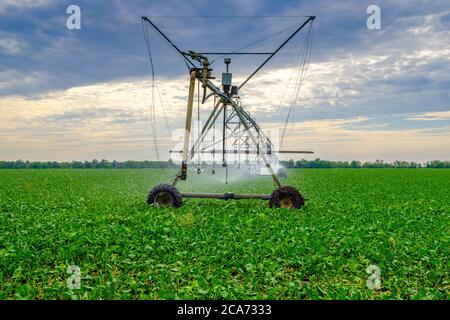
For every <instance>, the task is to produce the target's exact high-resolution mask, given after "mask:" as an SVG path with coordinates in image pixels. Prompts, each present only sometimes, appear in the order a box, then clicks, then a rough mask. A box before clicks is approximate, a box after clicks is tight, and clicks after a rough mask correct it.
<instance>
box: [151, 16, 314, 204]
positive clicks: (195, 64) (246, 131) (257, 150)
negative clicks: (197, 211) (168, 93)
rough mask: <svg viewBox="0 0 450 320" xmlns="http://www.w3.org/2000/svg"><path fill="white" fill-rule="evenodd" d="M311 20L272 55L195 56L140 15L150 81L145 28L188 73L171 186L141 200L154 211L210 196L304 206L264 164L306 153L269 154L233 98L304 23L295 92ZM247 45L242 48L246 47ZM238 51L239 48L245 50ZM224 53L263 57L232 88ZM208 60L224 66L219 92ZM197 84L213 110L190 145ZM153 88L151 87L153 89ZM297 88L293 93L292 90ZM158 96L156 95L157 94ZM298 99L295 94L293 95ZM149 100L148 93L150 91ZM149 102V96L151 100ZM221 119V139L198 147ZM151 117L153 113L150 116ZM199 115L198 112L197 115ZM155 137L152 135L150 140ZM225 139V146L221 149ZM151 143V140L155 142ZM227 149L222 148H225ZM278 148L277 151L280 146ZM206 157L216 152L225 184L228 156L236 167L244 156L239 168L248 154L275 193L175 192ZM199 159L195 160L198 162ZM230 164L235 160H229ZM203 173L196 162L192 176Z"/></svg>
mask: <svg viewBox="0 0 450 320" xmlns="http://www.w3.org/2000/svg"><path fill="white" fill-rule="evenodd" d="M314 19H315V17H314V16H307V17H306V20H305V21H304V22H303V23H300V24H297V25H295V30H294V31H293V32H292V33H291V34H290V35H289V36H288V37H287V38H286V39H285V40H284V41H283V42H282V43H281V44H280V45H279V46H278V47H277V48H276V49H275V50H273V51H272V52H242V51H240V50H241V49H242V48H240V49H238V50H236V51H233V52H209V53H204V52H195V51H191V50H188V51H182V50H180V48H179V47H178V46H177V45H175V43H174V42H172V41H171V40H170V39H169V38H168V37H167V36H166V34H164V33H163V32H162V31H161V29H160V28H158V27H157V26H156V25H155V23H154V22H153V21H151V20H150V19H149V18H148V17H145V16H144V17H142V26H143V31H144V36H145V39H146V40H147V49H148V51H149V56H150V63H151V70H152V75H153V81H154V68H153V59H152V55H151V50H150V44H149V37H148V29H147V26H148V25H150V26H151V27H152V28H153V29H154V31H156V33H157V34H159V35H160V36H162V38H163V39H164V41H167V42H168V44H169V46H170V47H172V48H173V49H175V50H176V52H177V53H178V54H179V55H180V56H181V58H182V59H183V60H184V62H185V64H186V66H187V68H188V70H189V93H188V99H187V110H186V121H185V133H184V142H183V149H182V150H172V151H170V152H172V153H180V154H181V155H182V161H181V168H180V170H179V172H178V174H177V175H176V176H175V178H174V179H173V181H172V183H171V184H159V185H157V186H155V187H154V188H152V189H151V190H150V191H149V193H148V196H147V203H148V204H149V205H155V206H157V207H180V206H181V205H182V200H183V198H213V199H224V200H230V199H261V200H268V201H269V206H270V207H282V208H300V207H302V206H303V205H304V203H305V199H304V198H303V196H302V195H301V194H300V192H299V190H298V189H296V188H294V187H291V186H283V185H282V184H281V182H280V179H279V177H280V176H282V175H283V174H284V172H280V171H279V172H277V173H275V172H274V168H273V166H272V165H271V162H270V161H269V158H271V157H274V156H275V155H276V154H277V153H313V152H312V151H286V150H275V149H274V145H273V143H272V141H271V140H270V139H269V137H268V136H267V135H266V134H265V133H264V132H263V130H262V129H261V127H260V126H259V125H258V124H257V123H256V121H255V120H254V119H253V118H252V117H251V116H250V114H249V113H248V112H247V111H246V110H244V108H243V106H242V102H241V98H240V96H239V92H240V90H241V89H242V88H243V87H244V85H246V84H247V83H248V82H249V81H250V79H252V78H253V77H254V76H255V74H257V73H258V72H259V71H260V70H261V69H262V68H263V67H264V66H265V65H266V64H267V63H268V62H269V61H270V60H271V59H272V58H273V57H274V56H275V55H276V54H277V53H278V52H279V51H280V50H281V49H282V48H283V47H284V46H285V45H286V44H287V43H288V42H289V41H290V40H291V39H292V38H294V37H295V35H297V34H298V33H299V32H300V30H302V29H303V28H304V27H305V26H307V25H309V29H308V33H307V36H306V38H305V39H306V40H305V44H306V46H305V48H304V51H303V53H302V54H301V55H299V59H298V63H299V66H301V68H300V70H299V74H298V77H297V87H296V88H297V89H298V81H303V78H304V71H305V65H306V64H307V63H308V62H309V55H310V50H311V41H312V36H311V34H312V24H313V22H314ZM246 47H248V46H246ZM246 47H243V48H246ZM230 55H263V56H266V58H265V60H264V61H263V62H262V63H261V64H260V65H259V66H258V67H257V68H256V69H255V70H254V71H253V72H252V73H251V74H250V75H249V76H248V77H247V78H246V79H245V80H244V81H243V82H242V83H241V84H240V85H238V86H236V85H233V83H232V73H230V72H229V64H230V63H231V59H230V58H229V56H230ZM211 56H220V57H225V58H224V63H225V65H226V72H224V73H222V88H219V87H218V86H216V85H215V84H214V83H212V82H211V80H212V79H215V78H214V77H212V71H213V69H212V68H211V64H212V62H214V61H215V60H216V59H214V60H213V61H212V62H211V60H210V57H211ZM196 82H198V84H199V86H198V98H197V99H198V101H200V86H201V87H202V88H203V95H202V98H201V103H202V104H204V103H205V102H206V101H207V100H209V99H210V98H212V99H211V100H213V102H214V103H213V107H212V111H211V113H210V114H209V116H208V118H207V120H206V122H205V123H204V124H203V126H202V128H201V130H199V133H198V136H197V137H196V139H195V141H194V142H193V144H192V145H190V141H191V129H192V118H193V111H194V95H195V83H196ZM153 89H154V88H153ZM298 90H299V89H298ZM158 94H159V91H158ZM296 95H297V96H298V92H297V93H296ZM153 96H154V92H153ZM153 99H154V97H153ZM291 112H292V106H291V109H290V110H289V114H288V117H287V119H286V122H285V127H284V130H283V136H282V138H281V140H282V139H283V138H284V135H285V131H286V125H287V123H288V121H289V117H290V116H291ZM221 115H223V118H222V119H221V122H222V123H221V128H222V132H221V133H222V137H221V141H218V142H216V141H215V140H214V142H213V143H212V144H211V145H209V146H207V147H204V146H203V143H204V140H205V137H206V136H207V134H208V133H209V132H210V130H211V129H213V134H214V131H215V126H216V122H217V120H218V119H219V116H221ZM153 117H154V114H153ZM199 117H200V111H199ZM154 138H155V137H154ZM227 141H228V144H229V145H230V146H227ZM155 143H156V142H155ZM220 143H221V144H222V146H221V147H222V149H221V150H216V149H215V146H216V145H217V144H220ZM227 149H228V150H227ZM280 149H281V148H280ZM205 153H207V154H210V155H211V156H212V157H213V159H214V156H215V155H216V154H218V155H219V156H220V158H221V162H222V167H223V168H224V169H225V175H226V176H225V182H226V183H227V182H228V165H229V164H228V163H227V154H234V155H235V156H237V157H239V163H238V168H239V167H240V165H241V162H240V161H241V155H242V156H243V157H244V156H245V157H246V160H245V161H246V162H245V165H249V167H250V164H249V161H248V157H249V155H254V156H255V157H257V163H258V164H259V163H260V162H262V163H263V164H264V165H265V167H266V168H267V170H268V172H269V174H270V175H271V176H272V179H273V182H274V184H275V185H276V189H275V190H274V191H273V192H272V194H237V193H232V192H227V193H224V194H217V193H181V192H180V191H179V190H178V189H177V188H176V185H177V183H178V182H179V181H180V180H187V175H188V164H189V163H190V162H191V163H193V164H194V165H195V161H194V155H198V156H199V155H200V154H205ZM199 159H200V158H199ZM235 164H236V162H235ZM202 171H203V170H202V168H201V163H200V160H199V162H198V164H197V173H199V174H200V173H201V172H202ZM211 173H212V174H215V170H214V160H213V168H212V171H211Z"/></svg>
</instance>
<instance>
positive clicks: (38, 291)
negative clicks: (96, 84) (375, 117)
mask: <svg viewBox="0 0 450 320" xmlns="http://www.w3.org/2000/svg"><path fill="white" fill-rule="evenodd" d="M174 173H175V172H174V171H170V170H156V169H154V170H146V169H142V170H108V169H106V170H75V169H73V170H1V171H0V299H177V298H180V299H181V298H185V299H203V298H205V299H448V298H449V292H450V282H449V281H450V279H449V248H450V241H449V231H450V229H449V221H450V220H449V213H450V170H447V169H442V170H433V169H418V170H414V169H355V170H352V169H335V170H333V169H329V170H327V169H325V170H320V169H318V170H313V169H310V170H295V169H294V170H290V171H288V174H289V178H287V179H285V180H284V183H285V184H288V185H293V186H297V187H299V188H300V190H301V192H302V193H303V194H304V196H305V197H306V198H308V199H309V201H307V204H306V206H305V207H304V208H303V209H301V210H288V209H269V208H268V207H267V203H266V202H265V201H259V200H249V201H245V200H241V201H226V202H225V201H222V200H193V199H187V200H185V203H184V206H183V207H182V208H179V209H157V208H153V207H148V206H147V205H146V203H145V200H146V193H147V191H148V189H149V188H150V187H152V186H153V185H155V184H156V183H159V182H165V181H168V178H169V176H170V175H173V174H174ZM191 177H192V180H189V182H181V183H180V188H181V190H183V191H208V192H213V191H217V192H219V191H226V190H229V191H235V192H238V191H241V192H262V193H270V192H271V191H272V189H273V185H272V183H271V180H270V178H268V177H257V178H252V179H249V180H238V179H237V176H235V177H234V178H233V179H232V182H231V184H230V185H228V186H225V185H223V184H221V183H220V181H218V180H220V179H219V178H220V175H217V176H215V177H212V176H211V175H209V174H207V173H205V174H204V175H200V176H198V175H196V174H192V175H191V176H190V178H191ZM216 179H217V180H216ZM70 265H77V266H79V268H80V272H81V287H80V289H69V288H68V287H67V279H68V278H69V277H70V276H71V274H69V273H68V267H69V266H70ZM371 265H375V266H377V267H378V268H379V269H380V282H381V288H379V289H376V288H373V289H369V288H368V286H367V281H368V279H369V278H370V277H371V274H369V273H368V272H367V268H368V267H369V266H371Z"/></svg>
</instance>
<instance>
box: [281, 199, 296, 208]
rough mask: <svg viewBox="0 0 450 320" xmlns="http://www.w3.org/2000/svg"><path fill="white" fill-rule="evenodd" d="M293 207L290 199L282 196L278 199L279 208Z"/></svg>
mask: <svg viewBox="0 0 450 320" xmlns="http://www.w3.org/2000/svg"><path fill="white" fill-rule="evenodd" d="M293 206H294V203H293V201H292V198H291V197H289V196H284V197H282V198H281V199H280V207H281V208H292V207H293Z"/></svg>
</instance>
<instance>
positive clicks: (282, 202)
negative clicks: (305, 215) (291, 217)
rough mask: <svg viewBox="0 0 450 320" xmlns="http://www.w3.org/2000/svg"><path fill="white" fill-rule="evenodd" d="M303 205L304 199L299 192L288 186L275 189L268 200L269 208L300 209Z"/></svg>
mask: <svg viewBox="0 0 450 320" xmlns="http://www.w3.org/2000/svg"><path fill="white" fill-rule="evenodd" d="M304 204H305V199H304V198H303V196H302V195H301V194H300V192H299V191H298V190H297V189H296V188H294V187H289V186H283V187H279V188H278V189H275V190H274V191H273V192H272V194H271V195H270V198H269V207H271V208H272V207H275V208H288V209H293V208H294V209H300V208H301V207H302V206H303V205H304Z"/></svg>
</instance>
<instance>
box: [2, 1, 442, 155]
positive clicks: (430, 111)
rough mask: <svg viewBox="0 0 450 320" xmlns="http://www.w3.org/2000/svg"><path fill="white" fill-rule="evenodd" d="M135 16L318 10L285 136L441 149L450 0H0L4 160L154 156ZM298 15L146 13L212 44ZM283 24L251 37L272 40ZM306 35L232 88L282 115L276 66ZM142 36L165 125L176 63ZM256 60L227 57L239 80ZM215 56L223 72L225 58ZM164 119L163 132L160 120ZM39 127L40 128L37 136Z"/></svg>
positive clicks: (186, 40)
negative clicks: (77, 22)
mask: <svg viewBox="0 0 450 320" xmlns="http://www.w3.org/2000/svg"><path fill="white" fill-rule="evenodd" d="M71 4H77V5H79V6H80V8H81V26H82V29H81V30H68V29H67V28H66V27H65V24H66V19H67V16H68V15H67V14H66V8H67V7H68V6H69V5H71ZM371 4H376V5H378V6H379V7H380V8H381V18H382V22H381V23H382V29H381V30H369V29H367V27H366V19H367V17H368V14H367V13H366V8H367V7H368V6H369V5H371ZM142 15H148V16H211V15H214V16H217V15H226V16H228V15H240V16H268V15H270V16H273V15H280V16H302V15H315V16H317V19H316V21H315V24H314V42H313V51H312V57H311V65H310V69H309V70H308V74H307V76H306V80H305V88H304V90H303V88H302V92H301V94H300V99H299V102H298V106H297V107H296V113H295V114H296V124H295V128H296V130H294V131H293V133H292V135H291V136H290V137H289V139H288V140H287V143H288V144H290V146H291V147H298V148H302V149H303V148H308V149H313V150H315V151H316V155H315V156H318V157H321V158H326V159H333V160H341V159H342V160H350V159H360V160H375V159H378V158H383V159H386V160H395V159H405V160H417V161H425V160H432V159H442V160H449V159H450V151H449V150H450V135H449V131H450V102H449V101H450V90H449V88H450V76H449V74H450V58H449V57H450V3H449V2H448V1H439V0H438V1H406V0H403V1H401V0H394V1H356V0H352V1H348V0H344V1H257V0H251V1H245V0H241V1H238V0H233V1H220V3H219V2H215V1H200V0H194V1H174V0H169V1H93V0H90V1H56V0H36V1H29V0H22V1H19V0H4V1H2V3H1V4H0V108H1V109H0V110H2V112H3V114H4V117H3V121H1V120H0V139H1V140H0V158H1V159H11V160H12V159H18V158H22V159H30V160H53V159H54V160H76V159H81V160H82V159H91V158H94V157H95V158H107V159H111V160H112V159H118V160H123V159H152V158H154V152H153V150H152V145H153V144H152V141H151V139H152V138H151V129H150V128H149V124H148V116H149V113H148V108H149V105H148V97H149V95H150V90H149V82H148V80H149V64H148V57H147V56H146V51H145V43H144V41H143V35H142V30H141V20H140V17H141V16H142ZM303 19H304V18H301V17H295V18H283V19H280V18H207V19H206V18H202V19H199V18H197V19H186V18H183V19H169V18H154V21H155V22H156V23H157V24H158V25H159V26H160V27H161V29H163V30H164V31H165V32H166V33H167V34H168V35H169V36H170V37H171V38H172V39H173V40H174V42H176V43H177V44H180V46H182V47H183V48H185V49H194V50H197V49H198V50H205V51H207V50H211V51H217V50H230V49H233V48H237V47H240V46H241V45H244V44H247V43H249V42H252V41H255V40H258V39H260V38H261V37H264V36H267V35H269V34H273V33H275V32H277V31H278V30H282V29H284V28H286V27H288V26H292V25H294V24H298V23H301V22H302V20H303ZM287 35H288V33H283V34H281V35H280V36H278V37H274V38H272V39H271V41H267V42H263V43H261V44H260V45H259V46H256V47H254V48H252V50H258V51H259V50H270V48H273V47H275V46H276V44H278V43H280V42H281V41H282V40H283V38H284V37H286V36H287ZM304 35H305V33H304V32H303V33H301V34H299V36H298V37H296V38H295V39H294V40H293V41H292V43H291V44H290V45H289V46H287V47H286V48H285V50H283V51H282V52H280V55H279V56H277V57H276V58H275V59H274V60H273V61H272V62H271V63H270V64H269V65H267V67H266V68H265V69H264V70H263V72H262V73H261V75H260V77H259V78H255V81H254V82H253V83H252V84H251V85H250V84H249V85H248V86H247V87H248V88H246V91H245V92H242V95H243V97H245V98H246V100H245V105H246V106H248V107H246V108H247V109H248V110H250V111H251V112H252V114H253V115H254V116H255V117H256V118H257V120H258V121H261V122H262V123H263V124H264V125H265V127H267V128H276V127H279V126H280V124H281V123H282V122H283V121H284V118H285V117H286V114H287V110H288V108H289V106H288V105H287V104H283V103H282V99H281V102H280V95H281V96H282V95H283V92H284V91H283V86H285V85H286V84H287V83H286V80H287V79H286V78H287V76H284V75H289V74H290V72H291V71H292V70H293V69H292V67H294V66H295V62H296V55H297V52H298V50H299V48H300V44H301V43H302V41H303V38H302V37H304ZM151 45H152V49H153V52H154V57H155V61H156V68H157V70H156V71H157V76H158V79H159V80H160V86H161V88H162V90H163V96H164V99H165V100H166V101H167V108H168V113H169V120H170V121H171V124H172V126H173V127H177V126H180V121H179V120H180V117H181V116H182V115H183V112H182V110H183V103H184V99H185V90H184V89H185V85H186V81H184V80H185V77H186V68H185V67H184V65H183V63H182V61H181V60H180V59H179V58H178V57H177V56H176V54H175V53H174V52H173V50H171V49H170V48H168V47H167V45H166V44H165V43H164V42H163V41H161V39H160V37H158V36H157V35H156V34H154V33H151ZM257 59H261V58H257ZM257 59H256V58H255V57H251V58H250V57H247V58H241V59H239V58H236V59H235V58H234V57H233V63H232V69H233V68H234V71H235V72H236V78H237V80H239V77H243V76H244V75H245V74H247V73H248V72H249V71H250V70H251V68H253V67H255V66H256V65H257V64H258V60H257ZM215 68H217V69H216V72H217V74H220V72H222V70H221V69H222V68H223V67H222V63H221V62H220V61H218V62H217V63H216V65H215ZM291 69H292V70H291ZM283 70H284V71H286V72H285V73H283V72H284V71H283ZM282 71H283V72H282ZM183 77H184V78H183ZM183 79H184V80H183ZM283 81H285V82H283ZM180 88H181V89H180ZM177 97H178V99H177ZM204 112H207V108H205V110H204ZM161 119H162V118H161ZM160 132H161V134H166V135H167V132H166V133H164V131H163V128H160ZM36 139H40V141H43V142H42V143H39V144H40V147H39V148H37V147H36ZM333 139H334V140H333ZM166 144H167V145H166V149H167V150H168V149H169V148H170V146H169V144H170V143H169V142H168V141H166ZM163 145H164V143H163ZM368 145H371V146H372V147H369V146H368Z"/></svg>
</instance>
